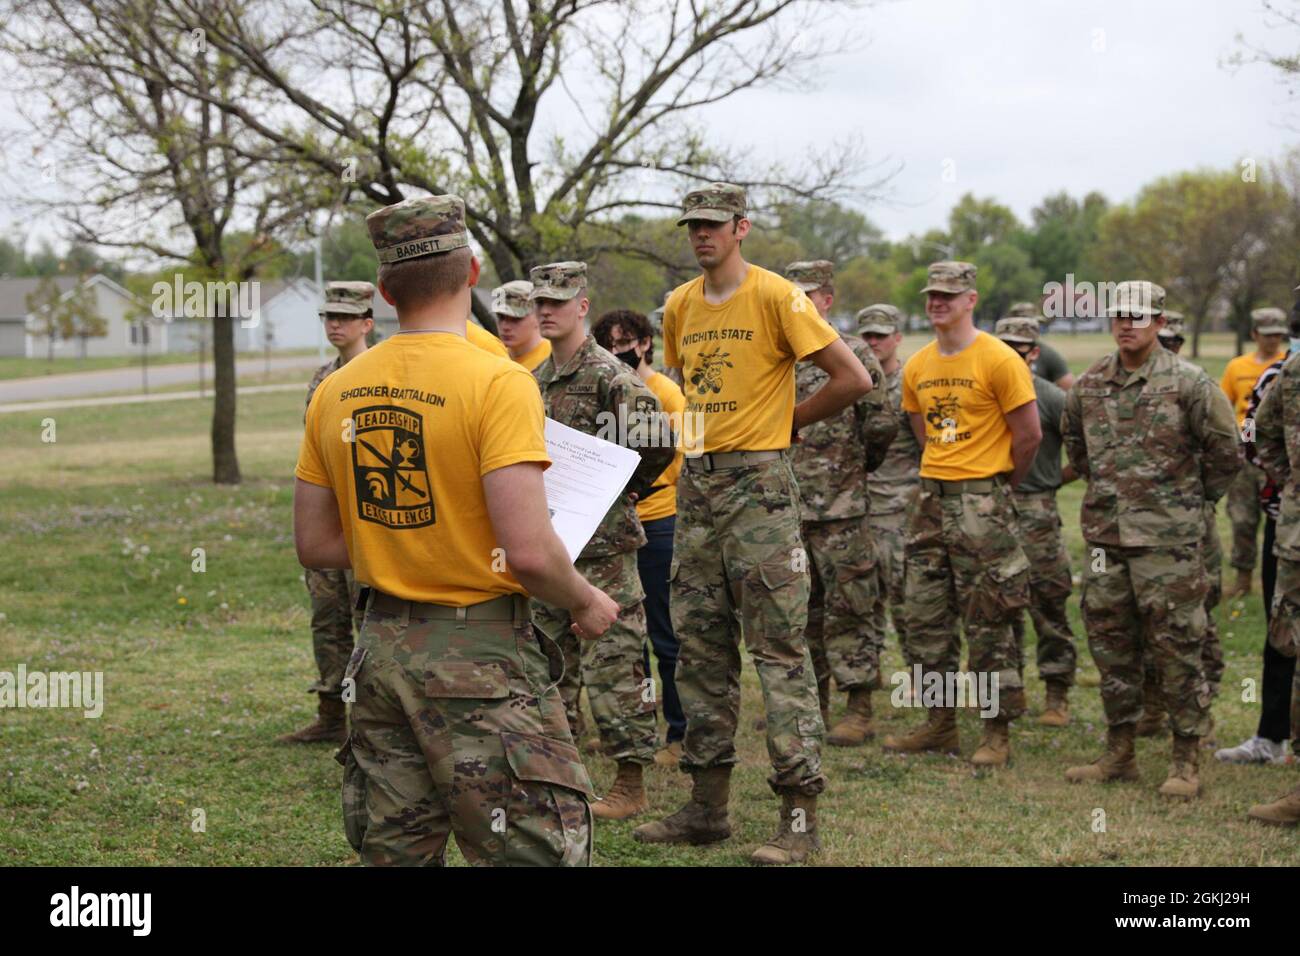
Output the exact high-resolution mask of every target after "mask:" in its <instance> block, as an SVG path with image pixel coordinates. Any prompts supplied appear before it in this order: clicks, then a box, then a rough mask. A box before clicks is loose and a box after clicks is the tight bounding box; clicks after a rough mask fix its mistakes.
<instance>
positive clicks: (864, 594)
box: [785, 259, 898, 747]
mask: <svg viewBox="0 0 1300 956" xmlns="http://www.w3.org/2000/svg"><path fill="white" fill-rule="evenodd" d="M785 277H786V278H787V279H789V280H790V281H791V282H793V283H794V284H795V285H797V286H798V287H799V288H801V289H803V291H804V292H805V293H807V295H808V298H809V299H811V300H812V304H813V306H814V307H815V308H816V309H817V314H818V315H820V316H821V317H822V318H823V319H825V318H826V317H827V315H828V314H829V312H830V309H831V305H832V303H834V301H835V286H834V282H835V266H834V264H833V263H832V262H830V261H829V260H826V259H819V260H817V261H815V262H792V263H790V265H788V266H786V269H785ZM841 338H842V339H843V341H844V343H845V344H846V345H848V346H849V348H851V349H852V350H853V354H854V355H856V356H857V357H858V361H860V362H861V363H862V364H863V366H864V367H865V368H866V370H867V372H868V373H869V374H870V375H871V381H872V383H873V385H874V387H873V388H872V389H871V391H869V392H867V394H866V395H864V396H862V398H859V399H858V400H857V401H856V402H854V403H853V404H852V405H851V406H850V407H848V408H846V409H844V411H842V412H840V413H839V414H838V415H834V416H832V417H830V418H824V419H822V420H821V421H819V422H815V423H813V424H812V425H809V426H807V427H805V428H804V429H802V430H801V431H800V432H799V443H798V444H797V445H795V446H794V476H795V478H796V479H797V480H798V483H799V498H800V501H801V503H802V505H803V508H802V518H803V520H802V523H801V526H800V528H801V532H800V533H801V534H802V536H803V544H804V549H805V552H806V556H807V563H808V570H809V571H810V572H811V574H812V582H811V583H812V589H811V592H810V594H809V598H808V629H807V631H806V633H807V635H808V649H809V651H810V652H811V653H812V660H813V670H814V672H815V673H816V676H817V696H818V700H819V702H820V705H821V712H822V722H823V723H825V724H827V725H828V726H829V724H830V719H829V710H830V696H831V676H832V675H834V677H835V683H836V685H837V686H838V687H839V689H840V690H843V691H847V692H848V695H849V700H848V709H847V712H846V713H845V715H844V718H843V719H842V720H841V721H840V722H839V723H837V724H836V725H835V726H834V727H831V729H830V732H829V733H828V734H827V735H826V742H827V743H829V744H831V745H832V746H834V747H856V746H858V745H860V744H862V743H864V742H865V741H867V740H868V739H869V738H871V737H874V736H875V732H876V731H875V726H874V725H873V724H872V720H871V692H872V691H873V690H875V689H877V688H879V687H880V652H881V650H882V649H883V648H884V645H885V622H884V619H883V615H881V614H879V612H880V610H882V605H881V600H880V575H879V569H878V568H877V567H876V563H877V561H878V560H879V559H878V558H877V556H876V548H875V544H874V542H873V538H872V532H871V528H870V527H869V519H868V511H869V492H868V490H867V475H868V473H869V472H871V471H873V470H874V469H875V468H876V467H877V466H879V464H880V462H881V460H882V459H883V458H884V455H885V452H886V450H887V449H888V448H889V444H890V442H892V441H893V440H894V435H895V434H896V433H897V431H898V421H897V419H896V418H894V416H893V415H892V414H890V411H889V407H888V401H889V396H888V394H887V393H886V391H885V389H884V388H882V387H881V386H882V385H883V384H884V379H885V373H884V371H883V370H882V369H881V368H880V363H879V362H878V361H877V360H876V357H875V355H873V354H872V352H871V349H870V348H868V347H867V345H866V343H865V342H863V341H861V340H860V339H849V338H845V337H841ZM826 378H827V376H826V373H825V372H823V371H822V370H821V369H820V368H818V367H817V366H816V365H815V364H814V363H812V362H800V363H799V364H798V365H797V366H796V371H795V380H794V381H795V401H803V400H804V399H806V398H807V397H808V396H809V395H812V394H813V393H814V392H815V391H817V389H819V388H821V386H822V384H823V383H824V382H825V381H826Z"/></svg>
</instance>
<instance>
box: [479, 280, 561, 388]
mask: <svg viewBox="0 0 1300 956" xmlns="http://www.w3.org/2000/svg"><path fill="white" fill-rule="evenodd" d="M532 291H533V284H532V283H531V282H529V281H528V280H527V279H516V280H515V281H514V282H507V283H506V284H505V285H501V286H497V287H496V288H495V289H493V290H492V311H493V312H494V313H496V317H497V328H499V329H500V330H501V342H502V343H503V344H504V345H505V347H506V351H508V352H509V353H510V357H511V358H512V359H514V360H515V361H516V362H518V363H519V364H520V365H522V366H523V367H524V368H526V369H528V371H530V372H535V371H537V367H538V366H539V365H541V364H542V363H543V362H545V361H546V360H547V359H548V358H550V356H551V340H550V339H544V338H542V333H541V329H540V328H539V327H538V323H537V310H536V309H534V308H533V303H532V301H531V300H530V299H529V298H528V297H529V295H531V294H532Z"/></svg>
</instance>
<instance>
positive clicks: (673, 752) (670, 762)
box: [655, 740, 682, 770]
mask: <svg viewBox="0 0 1300 956" xmlns="http://www.w3.org/2000/svg"><path fill="white" fill-rule="evenodd" d="M681 760H682V742H681V741H680V740H674V741H672V742H670V743H667V744H664V745H663V746H662V747H660V748H659V749H658V750H656V751H655V766H656V767H667V768H669V769H670V770H671V769H673V768H675V767H676V766H677V765H678V764H679V763H681Z"/></svg>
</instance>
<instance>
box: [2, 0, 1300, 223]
mask: <svg viewBox="0 0 1300 956" xmlns="http://www.w3.org/2000/svg"><path fill="white" fill-rule="evenodd" d="M1281 2H1282V3H1288V2H1291V0H1281ZM817 32H818V33H819V34H820V35H822V36H826V37H831V38H837V37H841V36H844V35H850V34H855V35H857V36H858V37H860V38H861V43H860V44H859V46H858V48H857V50H856V52H853V53H849V54H843V55H840V56H837V57H835V58H832V59H828V60H826V61H825V62H824V64H819V65H818V66H819V69H820V70H821V71H822V80H821V85H820V87H819V88H817V89H812V90H772V89H768V90H756V91H751V92H747V93H744V94H741V95H740V96H737V97H735V98H733V99H731V100H728V101H726V102H725V103H724V104H722V105H720V106H717V107H713V108H712V109H711V111H710V112H709V113H707V114H703V115H701V116H697V117H696V118H698V119H703V120H707V122H708V125H710V126H711V127H712V129H713V131H714V134H715V135H716V136H718V137H720V138H722V139H723V140H724V141H726V142H729V143H732V144H737V145H739V144H745V145H748V146H752V147H754V148H755V149H756V150H757V151H758V152H759V154H760V155H770V156H773V157H778V158H780V159H783V160H785V161H786V162H789V163H797V162H798V160H799V157H800V156H801V155H802V150H804V149H806V146H807V144H809V143H812V144H815V145H829V144H831V143H832V142H833V141H835V140H836V139H843V138H846V137H855V138H857V139H859V140H860V141H861V142H862V143H863V144H865V146H866V147H867V149H868V150H869V153H870V155H871V156H872V157H873V158H875V159H878V160H881V161H882V162H884V163H885V164H886V165H888V166H891V167H892V166H898V165H901V167H902V169H901V172H899V174H898V175H897V176H895V177H894V178H893V179H892V180H891V182H890V183H889V185H888V187H887V190H888V195H887V197H886V199H885V200H884V201H877V202H872V203H871V204H869V205H866V204H864V205H862V207H861V208H863V209H864V210H865V211H866V212H867V213H868V215H869V216H870V217H871V218H872V219H873V220H874V221H875V222H876V223H877V224H878V225H880V226H881V227H882V228H883V229H884V230H885V232H886V234H887V235H888V236H890V237H891V238H902V237H903V236H905V235H907V234H909V233H919V232H923V231H925V230H926V229H929V228H942V227H943V226H944V225H945V224H946V221H947V216H948V211H949V209H950V208H951V206H952V204H953V203H954V202H955V201H956V200H957V199H958V198H959V197H960V196H961V195H962V194H963V193H966V192H974V193H975V194H976V195H977V196H980V197H993V198H996V199H998V200H1000V201H1001V202H1004V203H1006V204H1008V205H1009V206H1011V208H1012V209H1013V210H1014V211H1015V212H1016V214H1017V215H1018V216H1020V217H1021V218H1022V219H1023V220H1027V219H1028V217H1029V212H1030V210H1031V209H1032V208H1033V206H1034V205H1035V204H1037V203H1038V202H1039V201H1040V200H1041V199H1042V198H1043V197H1044V196H1046V195H1048V194H1049V193H1052V192H1056V191H1059V190H1062V189H1064V190H1067V191H1068V192H1070V193H1071V194H1073V195H1075V196H1082V195H1083V194H1085V193H1087V192H1088V191H1090V190H1094V189H1095V190H1099V191H1101V192H1102V193H1104V194H1105V195H1106V196H1107V197H1108V198H1109V199H1111V200H1112V201H1113V202H1121V201H1125V200H1128V199H1131V198H1132V197H1133V196H1134V194H1135V193H1136V192H1137V190H1138V189H1139V188H1140V187H1141V186H1142V185H1143V184H1144V183H1147V182H1149V181H1151V180H1152V179H1153V178H1155V177H1157V176H1160V175H1163V174H1167V173H1172V172H1176V171H1179V170H1184V169H1190V168H1195V167H1198V166H1213V167H1217V168H1229V167H1236V166H1237V165H1238V164H1239V163H1240V162H1241V160H1242V159H1243V158H1247V157H1251V158H1255V159H1256V160H1258V161H1260V162H1261V164H1262V163H1263V162H1264V161H1266V160H1268V159H1271V158H1274V157H1277V156H1279V155H1281V154H1282V152H1283V151H1284V150H1285V149H1286V148H1287V147H1289V146H1291V145H1293V144H1298V143H1300V133H1296V132H1294V131H1293V130H1292V129H1291V128H1290V127H1296V128H1300V104H1293V103H1291V102H1289V97H1288V93H1287V90H1286V88H1285V87H1284V86H1283V85H1282V83H1280V82H1279V79H1278V75H1277V73H1276V71H1274V70H1272V69H1271V68H1268V67H1263V66H1247V67H1244V68H1242V69H1241V70H1239V71H1237V72H1232V71H1230V70H1228V69H1226V68H1224V67H1221V66H1220V65H1219V64H1220V61H1221V60H1223V59H1224V58H1226V57H1227V56H1228V55H1230V54H1231V53H1232V52H1233V51H1234V50H1235V49H1236V48H1237V47H1236V44H1235V41H1234V37H1235V35H1236V34H1237V33H1238V32H1241V33H1244V34H1245V35H1246V36H1247V38H1248V39H1251V40H1253V41H1254V42H1255V43H1257V44H1261V45H1266V46H1270V47H1274V48H1281V49H1287V48H1295V47H1296V46H1297V45H1300V35H1297V32H1296V31H1295V30H1293V29H1287V30H1286V31H1277V32H1275V33H1274V34H1273V35H1272V36H1270V31H1269V29H1268V27H1267V25H1266V21H1265V14H1264V12H1263V10H1262V8H1261V6H1260V2H1259V0H1089V2H1080V0H1073V2H1071V0H882V2H880V3H878V4H877V5H875V6H871V7H865V8H859V9H856V10H848V9H845V10H839V11H836V12H835V13H834V14H833V17H832V19H831V22H829V23H827V24H825V25H822V26H820V27H818V28H817ZM6 99H7V97H6ZM553 108H554V107H553ZM560 110H561V114H560V115H563V113H562V110H563V107H562V106H561V107H560ZM6 112H7V111H6ZM16 125H17V122H16V120H15V119H14V118H13V117H6V118H4V119H3V120H0V130H3V129H4V128H6V127H10V128H11V127H13V126H16ZM543 125H545V124H543ZM10 143H11V145H13V143H12V140H10ZM27 149H28V150H29V147H28V148H27ZM17 152H18V150H15V151H14V152H11V154H10V156H9V162H8V163H7V164H6V165H8V166H9V167H10V174H11V175H12V173H13V172H15V170H14V169H13V167H14V166H15V165H17V166H19V167H20V168H26V167H28V165H29V164H30V162H31V160H30V159H28V158H26V157H20V156H18V155H16V153H17ZM946 163H947V164H948V165H945V164H946ZM945 169H949V170H951V173H952V176H951V179H952V181H945V179H944V171H945ZM26 181H27V182H29V183H32V184H33V185H34V186H36V188H40V184H39V183H34V182H33V180H32V179H30V178H29V179H27V180H26ZM6 186H8V187H9V188H12V183H11V182H10V183H6ZM13 218H14V212H13V210H11V209H7V208H5V205H4V203H3V200H2V199H0V225H7V224H9V223H11V222H12V221H13ZM760 225H761V223H760ZM26 231H28V232H29V234H30V235H31V236H32V237H33V238H40V237H44V236H49V235H52V234H53V230H52V229H50V228H48V227H42V226H40V225H37V226H35V227H31V226H29V227H28V228H27V230H26Z"/></svg>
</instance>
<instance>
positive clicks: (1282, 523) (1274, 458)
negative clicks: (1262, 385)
mask: <svg viewBox="0 0 1300 956" xmlns="http://www.w3.org/2000/svg"><path fill="white" fill-rule="evenodd" d="M1255 457H1256V458H1257V460H1258V461H1259V464H1260V467H1262V468H1263V469H1264V471H1265V472H1267V473H1268V476H1269V478H1271V479H1272V480H1273V481H1275V482H1277V483H1278V485H1280V486H1281V488H1282V494H1281V502H1280V504H1279V507H1278V518H1277V537H1276V544H1275V550H1276V553H1277V556H1278V557H1280V558H1285V559H1286V560H1288V561H1297V560H1300V484H1298V483H1300V473H1298V472H1297V471H1296V469H1295V467H1294V463H1295V462H1297V461H1300V353H1297V354H1295V355H1293V356H1292V357H1291V358H1289V359H1287V360H1286V363H1285V364H1284V365H1283V366H1282V370H1281V371H1280V372H1278V373H1277V377H1276V378H1275V379H1274V380H1273V384H1272V385H1271V386H1269V388H1268V391H1267V392H1265V393H1264V398H1263V400H1262V401H1261V402H1260V403H1259V409H1258V410H1257V411H1256V412H1255Z"/></svg>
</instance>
